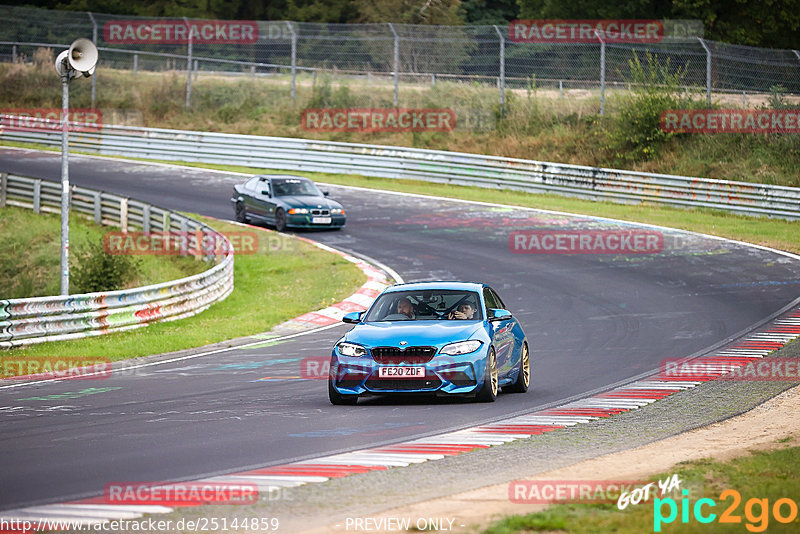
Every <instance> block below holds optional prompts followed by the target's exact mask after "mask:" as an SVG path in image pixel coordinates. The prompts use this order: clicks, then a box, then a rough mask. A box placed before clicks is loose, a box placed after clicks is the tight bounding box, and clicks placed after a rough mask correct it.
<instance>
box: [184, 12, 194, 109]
mask: <svg viewBox="0 0 800 534" xmlns="http://www.w3.org/2000/svg"><path fill="white" fill-rule="evenodd" d="M183 20H184V22H186V31H188V32H189V44H188V45H187V55H186V107H187V108H188V107H189V106H191V105H192V25H191V24H189V19H188V18H186V17H183Z"/></svg>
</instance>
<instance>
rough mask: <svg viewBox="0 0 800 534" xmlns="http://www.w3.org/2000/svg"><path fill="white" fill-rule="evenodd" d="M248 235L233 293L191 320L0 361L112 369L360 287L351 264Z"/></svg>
mask: <svg viewBox="0 0 800 534" xmlns="http://www.w3.org/2000/svg"><path fill="white" fill-rule="evenodd" d="M191 216H192V217H195V218H197V219H199V220H202V221H204V222H206V224H208V225H209V226H211V227H213V228H215V229H217V230H219V231H221V232H234V231H237V232H239V231H242V227H240V226H235V225H233V224H229V223H225V222H222V221H218V220H215V219H208V218H204V217H200V216H197V215H191ZM255 231H257V232H258V233H259V236H260V241H259V246H258V247H257V250H256V253H255V254H251V255H237V256H236V261H235V264H234V280H235V286H234V290H233V293H231V294H230V295H229V296H228V298H227V299H225V300H224V301H222V302H219V303H217V304H214V305H213V306H211V307H210V308H209V309H208V310H206V311H204V312H202V313H200V314H198V315H196V316H194V317H189V318H186V319H181V320H179V321H171V322H163V323H155V324H151V325H149V326H147V327H145V328H139V329H136V330H131V331H128V332H119V333H114V334H108V335H104V336H99V337H92V338H84V339H77V340H73V341H62V342H58V343H44V344H41V345H31V346H29V347H21V348H17V349H13V350H10V351H7V352H4V353H3V356H5V357H8V358H16V359H18V358H19V357H20V356H37V357H43V356H46V357H53V358H58V357H76V356H87V357H96V358H106V359H110V360H111V361H118V360H122V359H126V358H132V357H138V356H147V355H151V354H159V353H163V352H171V351H176V350H181V349H188V348H193V347H199V346H203V345H207V344H209V343H215V342H220V341H224V340H226V339H232V338H236V337H241V336H247V335H252V334H257V333H261V332H265V331H267V330H269V329H270V328H272V327H273V326H275V325H277V324H279V323H281V322H283V321H286V320H288V319H291V318H293V317H296V316H298V315H301V314H303V313H306V312H308V311H311V310H314V309H318V308H320V307H324V306H328V305H330V304H332V303H334V302H338V301H340V300H342V299H344V298H345V297H347V296H349V295H351V294H352V293H353V292H354V291H355V290H356V289H358V287H360V286H361V284H363V283H364V282H365V281H366V278H365V277H364V275H363V273H362V272H361V271H360V270H359V269H358V268H357V267H356V266H355V265H354V264H352V263H350V262H348V261H347V260H345V259H343V258H341V257H340V256H338V255H336V254H331V253H329V252H325V251H322V250H320V249H318V248H317V247H315V246H313V245H311V244H309V243H306V242H303V241H300V240H298V239H294V238H292V237H289V236H285V235H281V234H278V233H276V232H271V231H269V230H264V229H255Z"/></svg>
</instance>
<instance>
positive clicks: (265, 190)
mask: <svg viewBox="0 0 800 534" xmlns="http://www.w3.org/2000/svg"><path fill="white" fill-rule="evenodd" d="M261 194H262V195H264V196H265V197H270V196H272V195H270V194H269V189H262V190H261Z"/></svg>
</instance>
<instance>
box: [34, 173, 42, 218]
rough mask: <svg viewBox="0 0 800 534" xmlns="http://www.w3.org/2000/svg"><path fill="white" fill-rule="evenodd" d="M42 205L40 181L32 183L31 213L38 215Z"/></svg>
mask: <svg viewBox="0 0 800 534" xmlns="http://www.w3.org/2000/svg"><path fill="white" fill-rule="evenodd" d="M41 203H42V181H41V180H34V181H33V212H34V213H36V214H38V213H39V209H40V208H41Z"/></svg>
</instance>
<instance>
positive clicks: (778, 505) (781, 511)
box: [653, 489, 797, 532]
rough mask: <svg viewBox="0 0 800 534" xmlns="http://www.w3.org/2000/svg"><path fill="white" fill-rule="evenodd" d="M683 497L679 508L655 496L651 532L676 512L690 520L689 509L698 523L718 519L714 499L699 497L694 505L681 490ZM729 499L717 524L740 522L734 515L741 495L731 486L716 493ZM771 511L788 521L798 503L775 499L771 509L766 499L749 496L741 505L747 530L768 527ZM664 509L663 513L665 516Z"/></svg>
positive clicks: (779, 519)
mask: <svg viewBox="0 0 800 534" xmlns="http://www.w3.org/2000/svg"><path fill="white" fill-rule="evenodd" d="M681 493H682V494H683V498H682V499H681V502H680V507H679V506H678V503H677V502H675V499H672V498H670V497H667V498H665V499H659V498H656V499H655V500H654V501H653V532H661V526H662V525H668V524H671V523H673V522H674V521H675V520H676V519H677V518H678V512H679V511H680V514H681V523H683V524H688V523H689V521H690V512H691V514H692V515H693V516H694V519H695V521H697V522H698V523H704V524H707V523H713V522H714V521H715V520H717V514H715V513H713V512H712V511H711V509H712V508H714V507H716V506H717V502H716V501H715V500H714V499H708V498H703V499H698V500H697V501H695V503H694V506H692V505H691V504H690V503H689V497H688V495H689V490H683V491H682V492H681ZM728 499H731V500H732V502H731V503H730V505H729V506H728V507H727V508H726V509H725V511H724V512H723V513H722V514H721V515H720V516H719V520H717V521H718V522H719V523H734V524H737V523H741V522H742V517H741V516H740V515H738V514H736V509H737V508H739V504H741V502H742V496H741V494H740V493H739V492H738V491H736V490H732V489H728V490H725V491H723V492H722V493H720V494H719V500H720V501H727V500H728ZM770 511H771V512H772V516H773V517H774V518H775V520H776V521H777V522H778V523H783V524H787V523H791V522H793V521H795V520H796V519H797V503H796V502H795V501H793V500H792V499H788V498H785V497H784V498H782V499H777V500H776V501H775V502H774V503H773V504H772V508H771V509H770V506H769V499H757V498H752V499H748V501H747V502H746V503H745V505H744V517H745V519H747V521H748V522H747V523H746V524H745V528H747V530H748V531H750V532H764V531H765V530H767V527H768V526H769V516H770ZM665 512H666V514H667V515H666V516H665V515H664V514H665Z"/></svg>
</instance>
